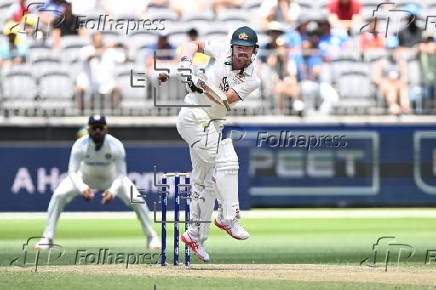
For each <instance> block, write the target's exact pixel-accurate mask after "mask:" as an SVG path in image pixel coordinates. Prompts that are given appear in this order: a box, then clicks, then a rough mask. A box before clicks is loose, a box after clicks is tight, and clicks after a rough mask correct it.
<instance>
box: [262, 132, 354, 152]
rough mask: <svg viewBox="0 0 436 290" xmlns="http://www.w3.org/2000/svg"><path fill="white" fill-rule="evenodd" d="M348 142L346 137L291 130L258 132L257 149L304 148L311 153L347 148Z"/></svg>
mask: <svg viewBox="0 0 436 290" xmlns="http://www.w3.org/2000/svg"><path fill="white" fill-rule="evenodd" d="M347 145H348V142H347V140H346V136H345V135H329V134H326V135H306V134H299V133H296V134H293V133H292V132H291V131H290V130H282V131H280V132H267V131H259V132H257V138H256V147H265V146H266V147H271V148H302V149H306V150H307V151H310V150H312V149H316V148H345V147H347Z"/></svg>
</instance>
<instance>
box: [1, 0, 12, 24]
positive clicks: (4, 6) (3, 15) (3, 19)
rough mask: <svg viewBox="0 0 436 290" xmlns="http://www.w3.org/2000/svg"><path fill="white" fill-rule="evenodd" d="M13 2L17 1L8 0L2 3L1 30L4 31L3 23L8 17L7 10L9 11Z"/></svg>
mask: <svg viewBox="0 0 436 290" xmlns="http://www.w3.org/2000/svg"><path fill="white" fill-rule="evenodd" d="M12 3H15V1H11V0H6V1H2V3H1V4H0V28H2V30H1V31H3V23H4V22H5V21H6V17H7V13H6V12H7V11H8V9H9V7H10V6H11V5H12Z"/></svg>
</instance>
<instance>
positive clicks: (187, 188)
mask: <svg viewBox="0 0 436 290" xmlns="http://www.w3.org/2000/svg"><path fill="white" fill-rule="evenodd" d="M173 176H174V182H175V189H174V221H168V220H167V207H168V194H169V187H170V186H169V185H168V184H167V179H168V178H169V177H173ZM181 176H183V177H184V178H185V180H184V181H185V183H184V184H180V177H181ZM157 186H158V188H159V191H158V192H159V193H160V199H161V204H162V220H161V221H160V223H161V224H162V233H161V236H162V248H161V265H162V266H167V265H168V264H167V262H166V260H167V256H166V246H167V244H166V238H167V223H173V224H174V261H173V262H174V266H177V265H179V234H180V228H179V224H180V223H184V224H185V230H188V227H189V216H190V209H189V200H190V194H191V185H190V177H189V174H188V173H166V174H164V176H163V178H162V184H158V185H157ZM161 188H162V189H161ZM181 188H182V190H181ZM183 188H184V189H183ZM183 194H185V195H183ZM181 198H182V199H185V200H186V203H185V220H184V221H180V199H181ZM190 263H191V256H190V251H189V247H188V246H186V245H185V266H189V265H190Z"/></svg>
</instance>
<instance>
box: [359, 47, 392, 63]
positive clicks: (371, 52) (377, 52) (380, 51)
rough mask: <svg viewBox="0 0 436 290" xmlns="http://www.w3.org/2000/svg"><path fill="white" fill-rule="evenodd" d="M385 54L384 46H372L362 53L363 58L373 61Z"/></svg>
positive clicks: (383, 56)
mask: <svg viewBox="0 0 436 290" xmlns="http://www.w3.org/2000/svg"><path fill="white" fill-rule="evenodd" d="M386 56H387V51H386V49H384V48H372V49H368V50H366V51H365V52H364V53H363V60H364V61H366V62H374V61H377V60H379V59H381V58H385V57H386Z"/></svg>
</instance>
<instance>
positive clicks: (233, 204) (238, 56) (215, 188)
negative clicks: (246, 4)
mask: <svg viewBox="0 0 436 290" xmlns="http://www.w3.org/2000/svg"><path fill="white" fill-rule="evenodd" d="M257 42H258V40H257V34H256V32H255V31H254V30H253V29H251V28H250V27H247V26H243V27H240V28H238V29H236V30H235V31H234V32H233V34H232V38H231V41H230V45H228V44H225V43H211V42H201V41H194V42H189V43H186V44H184V45H183V46H182V55H181V61H180V67H181V68H185V69H192V70H193V72H194V73H193V74H192V76H190V77H188V78H187V79H188V84H187V87H188V90H189V91H190V92H189V93H188V94H187V95H186V97H185V103H186V104H190V105H205V106H207V107H201V108H199V107H197V108H193V107H184V108H182V109H181V110H180V113H179V116H178V119H177V130H178V132H179V134H180V135H181V137H182V138H183V139H184V140H185V141H186V142H187V143H188V145H189V150H190V155H191V161H192V184H193V187H192V197H193V199H192V202H191V220H192V221H195V220H197V221H210V219H211V217H212V214H213V209H214V205H215V199H218V204H219V213H218V216H217V217H216V219H215V225H216V226H217V227H218V228H220V229H222V230H225V231H226V232H227V233H228V234H229V235H230V236H231V237H233V238H235V239H238V240H245V239H247V238H248V237H249V233H248V232H247V231H246V230H245V229H244V228H243V227H242V226H241V225H240V223H239V222H238V220H237V218H239V198H238V169H239V162H238V156H237V155H236V152H235V150H234V148H233V143H232V140H231V139H222V138H221V135H222V134H221V130H222V125H221V123H222V120H223V119H225V118H226V116H227V112H228V109H226V106H225V105H224V104H225V103H227V104H229V107H230V108H232V107H233V106H235V105H236V104H237V103H238V102H241V101H249V100H247V99H246V98H247V96H248V95H250V93H252V92H253V91H254V90H255V89H257V88H259V87H260V79H259V77H258V76H257V75H256V73H255V68H254V63H253V62H254V59H255V55H256V53H257V49H258V44H257ZM196 52H199V53H204V54H206V55H209V56H210V57H211V59H212V60H213V61H212V62H210V63H209V66H208V67H207V69H206V71H205V73H204V75H203V76H202V77H201V79H206V81H207V83H208V84H210V85H211V86H212V87H214V88H217V89H219V90H221V91H222V92H224V94H225V96H224V98H227V100H225V102H224V104H223V102H220V101H217V99H216V98H214V97H213V96H212V95H211V94H210V93H209V91H208V90H207V89H206V88H205V87H204V86H202V85H201V81H200V82H199V81H198V79H197V77H196V76H195V71H196V69H195V67H193V66H192V57H193V55H194V54H195V53H196ZM220 93H221V92H220ZM208 232H209V224H208V223H193V224H191V225H190V227H189V229H188V231H186V232H185V233H183V235H182V236H181V239H182V241H183V242H184V243H185V244H187V245H188V246H189V247H190V248H191V249H192V250H193V252H194V253H195V254H196V255H197V256H198V257H199V258H200V259H202V260H203V261H208V260H209V255H208V254H207V252H206V250H205V247H204V242H205V241H206V239H207V237H208Z"/></svg>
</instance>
